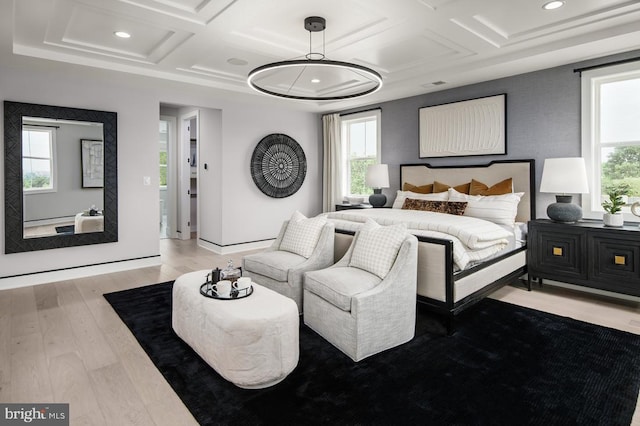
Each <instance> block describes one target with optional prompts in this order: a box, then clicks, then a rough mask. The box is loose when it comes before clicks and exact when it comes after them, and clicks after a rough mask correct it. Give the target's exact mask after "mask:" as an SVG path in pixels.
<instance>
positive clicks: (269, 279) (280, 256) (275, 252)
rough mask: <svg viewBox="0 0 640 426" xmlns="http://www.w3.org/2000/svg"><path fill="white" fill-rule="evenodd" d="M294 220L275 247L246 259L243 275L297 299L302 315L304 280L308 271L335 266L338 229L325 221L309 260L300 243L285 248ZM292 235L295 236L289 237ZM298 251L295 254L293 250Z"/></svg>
mask: <svg viewBox="0 0 640 426" xmlns="http://www.w3.org/2000/svg"><path fill="white" fill-rule="evenodd" d="M290 222H291V221H285V222H284V223H283V224H282V227H281V229H280V233H279V234H278V237H277V238H276V240H275V241H274V242H273V244H272V245H271V247H269V248H268V249H266V250H265V251H263V252H260V253H256V254H250V255H247V256H244V257H243V258H242V274H243V275H244V276H247V277H251V279H252V280H253V281H255V282H257V283H258V284H260V285H262V286H265V287H267V288H269V289H271V290H273V291H276V292H278V293H280V294H282V295H283V296H287V297H289V298H291V299H293V300H294V301H295V302H296V304H297V305H298V312H302V280H303V274H304V273H305V272H306V271H313V270H316V269H323V268H326V267H328V266H330V265H332V264H333V262H334V259H333V244H334V233H335V227H334V225H333V223H328V222H326V221H325V222H324V223H323V224H322V225H321V230H319V237H318V239H317V243H316V244H315V247H314V248H313V249H312V250H313V251H311V253H310V255H309V256H308V257H305V256H304V255H301V254H299V253H295V252H294V251H298V252H300V250H296V248H297V247H298V244H297V241H294V242H293V249H292V248H291V247H292V245H291V244H290V245H289V246H288V250H284V249H283V240H284V242H285V244H286V234H287V229H288V227H289V224H290ZM289 235H291V234H289ZM290 250H294V251H290Z"/></svg>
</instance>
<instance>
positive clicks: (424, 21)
mask: <svg viewBox="0 0 640 426" xmlns="http://www.w3.org/2000/svg"><path fill="white" fill-rule="evenodd" d="M544 3H545V0H14V1H13V4H11V2H9V1H5V2H4V3H3V5H2V6H1V7H2V9H3V11H4V12H8V13H10V12H11V11H8V10H7V9H8V8H10V7H13V42H12V45H13V53H14V54H17V55H27V56H32V57H37V58H44V59H50V60H55V61H63V62H69V63H74V64H81V65H87V66H91V67H99V68H105V69H110V70H116V71H123V72H127V73H135V74H141V75H148V76H154V77H160V78H165V79H170V80H176V81H181V82H187V83H193V84H197V85H202V86H207V87H211V88H215V89H223V90H228V91H232V92H236V93H245V94H246V93H255V92H253V91H252V89H250V88H249V87H248V86H247V84H246V77H247V74H248V73H249V71H251V70H252V69H253V68H255V67H258V66H260V65H264V64H266V63H270V62H275V61H282V60H287V59H301V58H302V57H304V55H305V54H306V53H308V52H309V33H308V32H307V31H306V30H305V29H304V26H303V21H304V18H305V17H307V16H322V17H324V18H326V20H327V28H326V31H325V33H324V36H325V52H326V56H327V58H328V59H333V60H339V61H348V62H354V63H357V64H360V65H364V66H366V67H370V68H372V69H374V70H376V71H378V72H379V73H380V74H381V75H382V77H383V81H384V85H383V88H382V90H381V91H379V92H377V93H374V94H372V95H369V96H367V97H364V98H360V99H357V100H348V101H333V102H320V103H318V102H309V101H287V102H291V103H295V104H296V107H299V108H301V109H308V110H315V111H326V110H336V109H342V108H349V107H354V106H358V105H363V104H371V103H374V102H379V101H384V100H391V99H398V98H403V97H407V96H412V95H416V94H422V93H427V92H431V91H436V90H442V89H445V88H450V87H456V86H460V85H464V84H470V83H474V82H478V81H484V80H490V79H494V78H499V77H503V76H507V75H513V74H518V73H523V72H528V71H531V70H536V69H542V68H547V67H551V66H556V65H561V64H566V63H571V62H576V61H580V60H583V59H589V58H595V57H599V56H604V55H608V54H612V53H618V52H623V51H628V50H633V49H638V48H640V1H629V0H566V2H565V5H564V7H561V8H559V9H556V10H543V8H542V5H543V4H544ZM115 31H126V32H128V33H130V34H131V37H130V38H128V39H121V38H118V37H115V36H114V32H115ZM314 37H315V38H314V43H315V44H316V45H315V46H314V50H316V49H317V48H321V46H322V42H321V38H320V39H318V38H317V37H316V36H314ZM318 40H319V42H317V43H316V41H318ZM255 96H261V97H264V96H266V95H262V94H257V93H256V94H255Z"/></svg>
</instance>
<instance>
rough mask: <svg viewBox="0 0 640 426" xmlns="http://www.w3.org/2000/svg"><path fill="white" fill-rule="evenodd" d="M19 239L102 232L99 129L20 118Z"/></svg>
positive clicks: (77, 123) (99, 125)
mask: <svg viewBox="0 0 640 426" xmlns="http://www.w3.org/2000/svg"><path fill="white" fill-rule="evenodd" d="M22 193H23V203H24V211H23V215H24V218H23V238H39V237H46V236H56V235H70V234H80V233H91V232H103V231H104V216H103V214H102V212H103V207H104V206H103V204H104V141H103V123H100V122H88V121H73V120H63V119H51V118H42V117H29V116H24V117H22Z"/></svg>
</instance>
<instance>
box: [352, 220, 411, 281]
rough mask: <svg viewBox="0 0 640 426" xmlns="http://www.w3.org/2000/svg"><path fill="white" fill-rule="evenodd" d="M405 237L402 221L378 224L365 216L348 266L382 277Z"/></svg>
mask: <svg viewBox="0 0 640 426" xmlns="http://www.w3.org/2000/svg"><path fill="white" fill-rule="evenodd" d="M406 237H407V226H406V225H405V224H404V223H401V224H397V225H391V226H380V225H378V223H376V222H375V221H373V219H369V218H367V221H366V222H365V224H364V225H363V226H362V228H360V231H359V232H358V237H357V238H356V240H355V242H354V244H355V245H354V247H353V252H352V253H351V260H350V261H349V266H352V267H354V268H359V269H363V270H365V271H367V272H371V273H372V274H375V275H377V276H379V277H380V278H382V279H384V277H386V276H387V274H388V273H389V270H391V267H392V266H393V263H394V262H395V261H396V257H397V256H398V251H399V250H400V246H402V242H403V241H404V239H405V238H406Z"/></svg>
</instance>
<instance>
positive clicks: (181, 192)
mask: <svg viewBox="0 0 640 426" xmlns="http://www.w3.org/2000/svg"><path fill="white" fill-rule="evenodd" d="M191 120H195V122H196V182H197V178H198V173H199V172H198V171H199V169H200V168H199V167H197V164H198V161H199V160H200V159H199V158H198V157H199V156H200V149H199V146H200V112H199V111H198V110H194V111H191V112H189V113H187V114H183V115H181V116H180V154H179V155H178V164H179V167H178V173H179V179H178V188H179V189H178V234H179V235H178V238H180V239H181V240H189V239H191V192H190V190H191V132H190V130H189V128H190V126H191ZM198 210H199V202H198V199H197V198H196V217H198V216H199V215H198ZM196 225H198V224H196ZM198 228H199V227H198ZM197 233H198V230H197V229H196V238H197Z"/></svg>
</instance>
